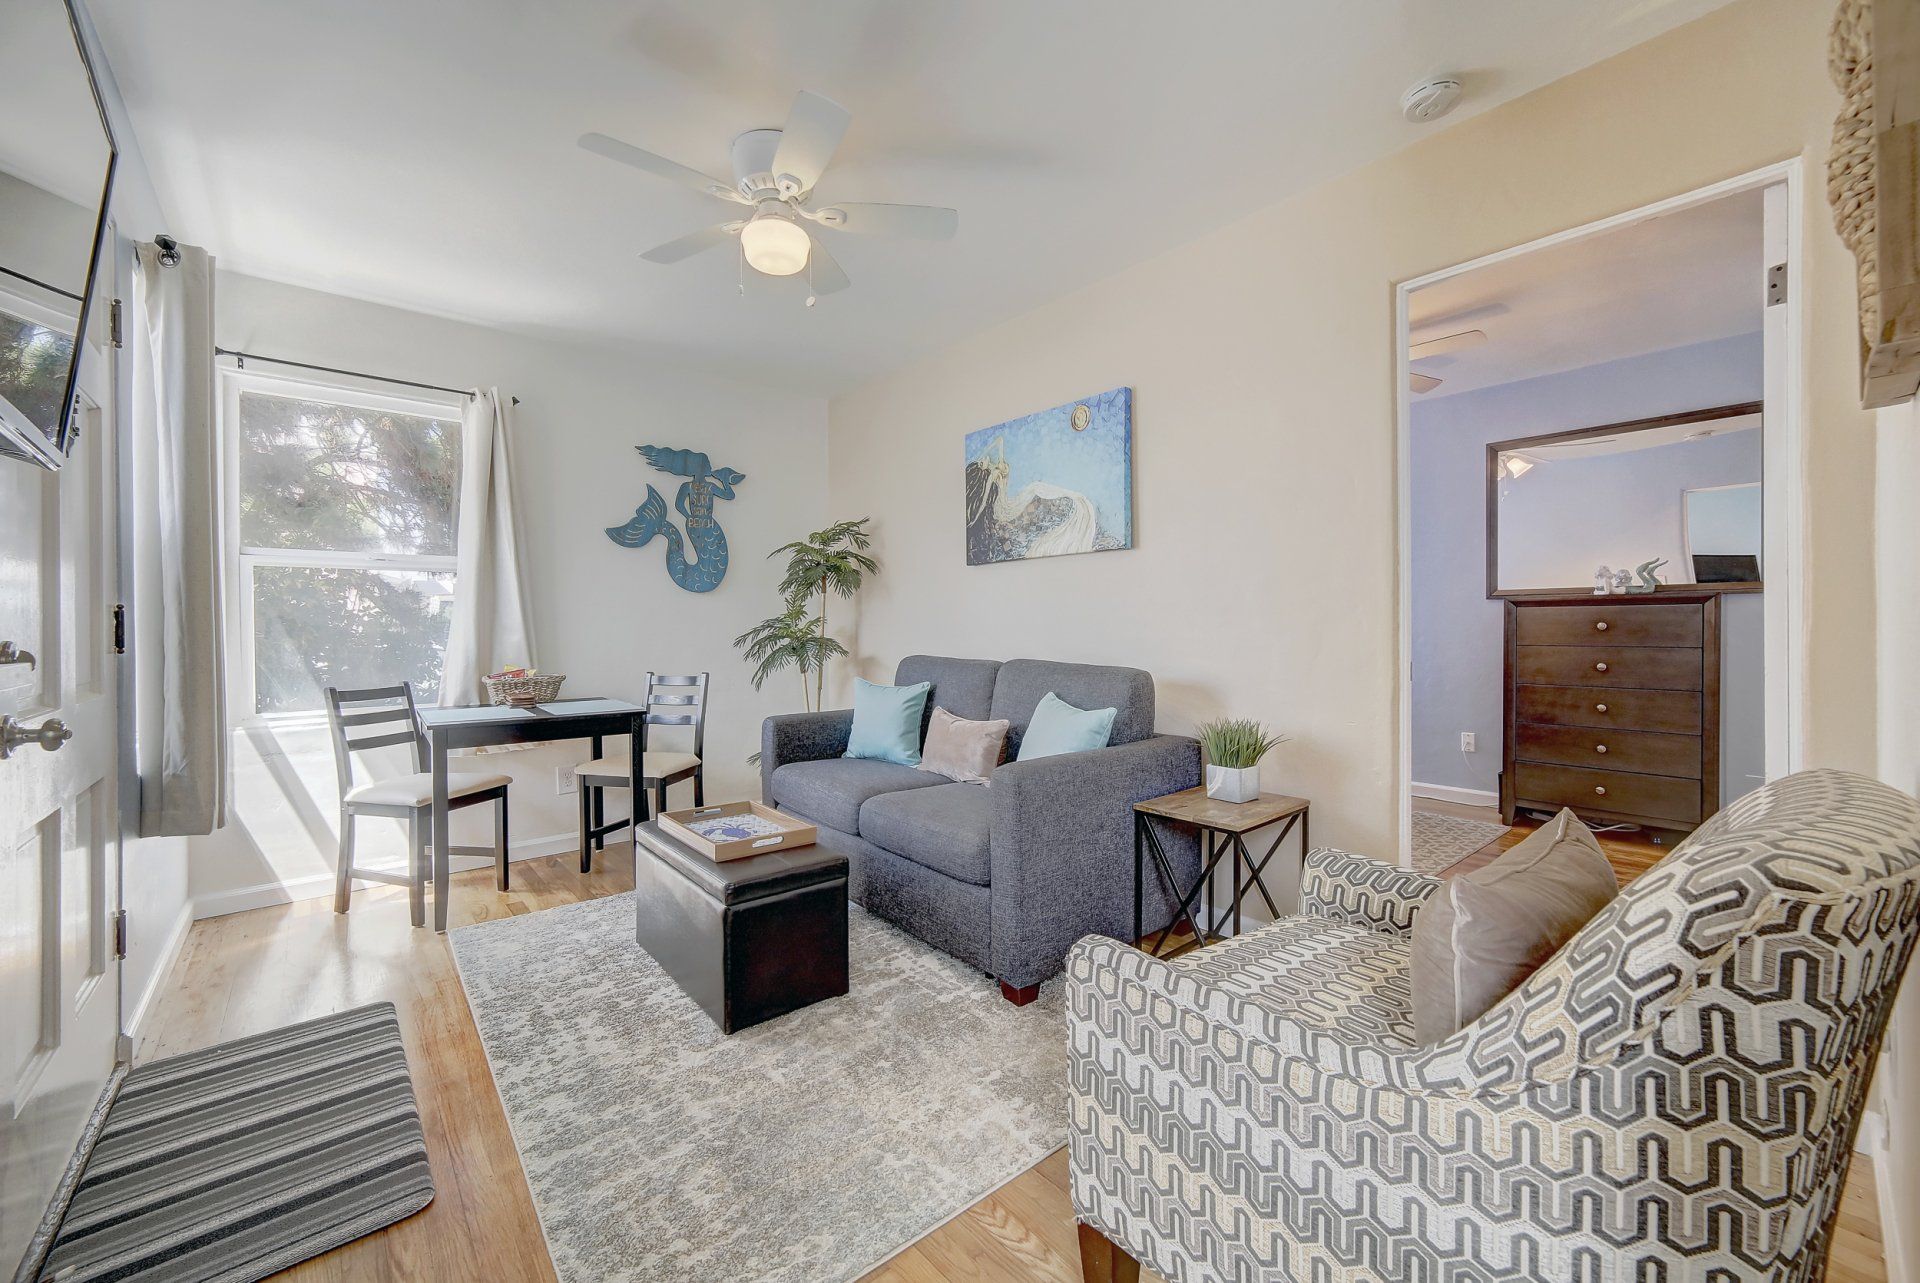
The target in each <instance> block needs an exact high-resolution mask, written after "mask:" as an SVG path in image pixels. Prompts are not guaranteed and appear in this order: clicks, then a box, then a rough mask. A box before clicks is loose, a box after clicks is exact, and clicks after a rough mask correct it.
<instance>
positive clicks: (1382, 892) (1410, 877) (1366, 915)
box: [1300, 846, 1440, 936]
mask: <svg viewBox="0 0 1920 1283" xmlns="http://www.w3.org/2000/svg"><path fill="white" fill-rule="evenodd" d="M1439 889H1440V879H1439V878H1434V877H1429V876H1427V875H1426V874H1424V873H1414V872H1411V871H1409V870H1407V869H1402V868H1399V867H1397V866H1395V865H1391V864H1382V863H1381V862H1380V861H1379V860H1370V859H1368V858H1367V857H1366V856H1364V855H1354V854H1352V853H1351V852H1348V851H1340V850H1336V849H1334V848H1333V847H1325V846H1323V847H1316V848H1315V849H1314V850H1312V851H1309V852H1307V860H1306V864H1305V865H1304V867H1303V869H1302V871H1301V875H1300V912H1302V913H1308V914H1312V915H1314V916H1315V917H1321V918H1331V919H1332V920H1333V921H1335V922H1351V923H1353V924H1354V925H1355V926H1361V927H1366V928H1368V929H1369V930H1372V931H1384V932H1386V933H1387V934H1389V935H1397V936H1410V935H1412V934H1413V915H1414V914H1415V913H1417V912H1418V911H1419V909H1420V906H1421V905H1423V904H1425V903H1426V902H1427V900H1428V898H1429V897H1431V896H1432V895H1433V893H1434V892H1435V891H1438V890H1439Z"/></svg>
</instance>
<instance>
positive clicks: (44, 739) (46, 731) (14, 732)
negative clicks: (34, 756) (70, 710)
mask: <svg viewBox="0 0 1920 1283" xmlns="http://www.w3.org/2000/svg"><path fill="white" fill-rule="evenodd" d="M72 738H73V732H72V731H71V730H70V729H68V727H67V724H66V723H65V722H63V721H61V720H60V719H59V718H57V717H49V718H48V719H47V720H46V721H44V722H42V723H40V725H38V726H28V725H27V724H26V723H25V722H21V721H16V720H15V719H14V718H11V717H0V762H4V761H6V760H7V759H8V758H9V757H12V756H13V750H15V749H17V748H25V747H26V746H27V745H29V744H38V745H39V746H40V747H41V748H44V749H46V750H47V752H49V753H53V752H58V751H59V748H60V746H61V745H62V744H64V743H66V742H67V741H68V740H70V739H72Z"/></svg>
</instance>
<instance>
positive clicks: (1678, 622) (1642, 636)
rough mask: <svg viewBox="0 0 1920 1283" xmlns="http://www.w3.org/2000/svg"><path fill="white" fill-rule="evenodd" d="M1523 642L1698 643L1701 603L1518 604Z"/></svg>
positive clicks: (1569, 643)
mask: <svg viewBox="0 0 1920 1283" xmlns="http://www.w3.org/2000/svg"><path fill="white" fill-rule="evenodd" d="M1518 614H1519V625H1520V644H1521V645H1522V646H1597V645H1601V644H1603V643H1604V644H1605V645H1608V646H1698V645H1699V644H1700V639H1701V637H1702V636H1703V635H1704V624H1703V619H1704V617H1703V615H1702V613H1701V610H1700V607H1698V606H1693V605H1675V606H1619V605H1614V606H1602V605H1593V606H1521V607H1519V609H1518Z"/></svg>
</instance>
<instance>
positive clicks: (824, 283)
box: [807, 233, 853, 294]
mask: <svg viewBox="0 0 1920 1283" xmlns="http://www.w3.org/2000/svg"><path fill="white" fill-rule="evenodd" d="M807 239H808V240H810V241H812V242H813V255H812V257H811V259H810V261H809V264H808V267H807V272H808V276H807V284H808V285H809V286H810V287H811V288H812V290H813V292H814V293H815V294H837V293H839V292H840V291H841V290H844V289H845V288H847V286H849V285H851V284H853V282H852V281H850V280H848V279H847V273H846V271H845V270H844V269H843V268H842V267H841V266H840V264H839V262H838V261H837V260H836V259H835V258H834V257H833V255H831V254H829V253H827V247H826V246H825V245H822V244H821V243H820V238H819V237H818V236H814V235H812V234H811V233H809V234H808V236H807Z"/></svg>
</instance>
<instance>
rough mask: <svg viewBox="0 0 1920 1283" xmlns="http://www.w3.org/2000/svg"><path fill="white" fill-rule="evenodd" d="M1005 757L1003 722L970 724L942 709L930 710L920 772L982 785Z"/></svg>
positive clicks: (1005, 735)
mask: <svg viewBox="0 0 1920 1283" xmlns="http://www.w3.org/2000/svg"><path fill="white" fill-rule="evenodd" d="M1006 755H1007V719H1006V718H1004V717H1003V718H1001V719H999V720H998V721H993V722H970V721H968V720H967V719H966V718H964V717H955V716H954V715H953V714H952V713H949V712H948V711H947V710H946V709H944V708H939V707H936V708H935V709H934V710H933V722H932V723H931V724H930V725H929V726H928V727H927V746H926V747H925V748H924V749H922V750H920V769H921V770H923V771H931V772H932V773H933V774H935V775H944V776H946V777H947V778H948V779H950V780H958V781H959V782H960V783H962V784H985V783H986V782H987V776H989V775H991V774H993V768H994V767H996V766H998V765H1000V762H1001V759H1003V758H1005V757H1006Z"/></svg>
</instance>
